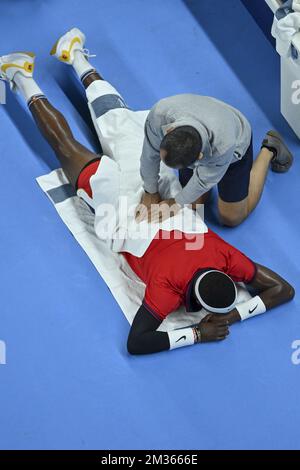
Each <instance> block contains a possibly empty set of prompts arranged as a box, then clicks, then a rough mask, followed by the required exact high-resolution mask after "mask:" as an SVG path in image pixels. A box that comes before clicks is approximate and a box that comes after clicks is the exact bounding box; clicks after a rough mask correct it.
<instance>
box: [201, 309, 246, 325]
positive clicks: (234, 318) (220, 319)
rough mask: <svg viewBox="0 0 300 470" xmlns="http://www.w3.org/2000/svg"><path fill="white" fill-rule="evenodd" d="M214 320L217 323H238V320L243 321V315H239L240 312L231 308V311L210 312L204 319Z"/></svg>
mask: <svg viewBox="0 0 300 470" xmlns="http://www.w3.org/2000/svg"><path fill="white" fill-rule="evenodd" d="M206 319H207V321H209V322H213V323H216V324H220V323H221V324H222V323H224V322H228V324H229V325H233V323H236V322H238V321H241V317H240V315H239V312H238V311H237V310H236V309H234V310H231V312H228V313H210V314H209V315H207V316H206V317H205V318H204V320H206Z"/></svg>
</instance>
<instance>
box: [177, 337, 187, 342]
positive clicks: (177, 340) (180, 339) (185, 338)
mask: <svg viewBox="0 0 300 470" xmlns="http://www.w3.org/2000/svg"><path fill="white" fill-rule="evenodd" d="M182 339H186V336H181V338H179V339H178V340H177V341H175V342H176V343H179V341H181V340H182Z"/></svg>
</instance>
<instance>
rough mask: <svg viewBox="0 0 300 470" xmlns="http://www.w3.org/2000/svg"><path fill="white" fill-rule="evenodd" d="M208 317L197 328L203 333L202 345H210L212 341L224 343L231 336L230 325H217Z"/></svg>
mask: <svg viewBox="0 0 300 470" xmlns="http://www.w3.org/2000/svg"><path fill="white" fill-rule="evenodd" d="M212 315H213V314H209V315H207V316H206V317H205V318H204V319H203V320H202V321H201V322H200V323H199V324H198V326H197V328H198V329H199V330H200V333H201V343H208V342H211V341H222V340H224V339H226V338H227V336H228V335H229V328H228V326H229V323H228V321H223V323H221V322H220V323H215V322H213V321H211V316H212Z"/></svg>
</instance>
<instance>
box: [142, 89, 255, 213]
mask: <svg viewBox="0 0 300 470" xmlns="http://www.w3.org/2000/svg"><path fill="white" fill-rule="evenodd" d="M179 126H193V127H194V128H195V129H196V130H197V131H198V132H199V134H200V136H201V138H202V142H203V147H202V152H203V154H204V157H203V158H202V159H201V160H199V164H198V166H197V167H196V168H195V169H194V173H193V176H192V178H191V179H190V181H189V182H188V184H187V185H186V186H185V188H184V189H182V191H180V192H179V193H178V194H177V195H176V197H175V200H176V202H177V203H178V204H180V205H184V204H190V203H192V202H194V201H196V200H197V199H198V198H199V197H200V196H201V195H202V194H204V193H206V192H207V191H209V190H210V189H211V188H212V187H213V186H215V185H216V184H218V182H219V181H220V180H221V179H222V177H223V176H224V174H225V173H226V170H227V168H228V166H229V165H230V164H231V163H234V162H235V161H237V160H240V159H241V158H242V157H243V156H244V155H245V153H246V151H247V148H248V147H249V145H250V141H251V126H250V124H249V122H248V120H247V119H246V118H245V117H244V116H243V114H242V113H240V111H238V110H237V109H235V108H233V107H232V106H229V105H228V104H226V103H223V102H222V101H219V100H216V99H215V98H211V97H209V96H200V95H192V94H184V95H176V96H171V97H169V98H165V99H163V100H161V101H159V102H158V103H157V104H156V105H155V106H154V107H153V108H152V109H151V111H150V113H149V115H148V117H147V120H146V124H145V139H144V145H143V151H142V156H141V176H142V179H143V181H144V189H145V190H146V191H147V192H149V193H155V192H157V191H158V180H159V172H160V162H161V160H160V144H161V141H162V139H163V137H164V135H166V133H167V131H168V130H169V129H170V128H172V127H179Z"/></svg>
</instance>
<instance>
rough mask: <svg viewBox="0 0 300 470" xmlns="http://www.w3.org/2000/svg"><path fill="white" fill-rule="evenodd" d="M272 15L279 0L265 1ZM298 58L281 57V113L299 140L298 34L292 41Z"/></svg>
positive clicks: (299, 51)
mask: <svg viewBox="0 0 300 470" xmlns="http://www.w3.org/2000/svg"><path fill="white" fill-rule="evenodd" d="M265 1H266V3H267V4H268V5H269V7H270V8H271V10H272V11H273V13H275V11H276V10H277V9H278V8H279V7H280V6H281V5H282V4H283V3H284V2H283V1H281V0H265ZM292 43H293V45H294V47H295V48H296V49H297V51H298V54H299V58H298V59H297V60H295V59H292V58H290V59H285V58H283V57H281V113H282V115H283V116H284V118H285V119H286V120H287V122H288V123H289V125H290V126H291V128H292V129H293V130H294V132H295V133H296V134H297V136H298V137H299V139H300V33H297V34H295V36H294V38H293V41H292Z"/></svg>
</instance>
